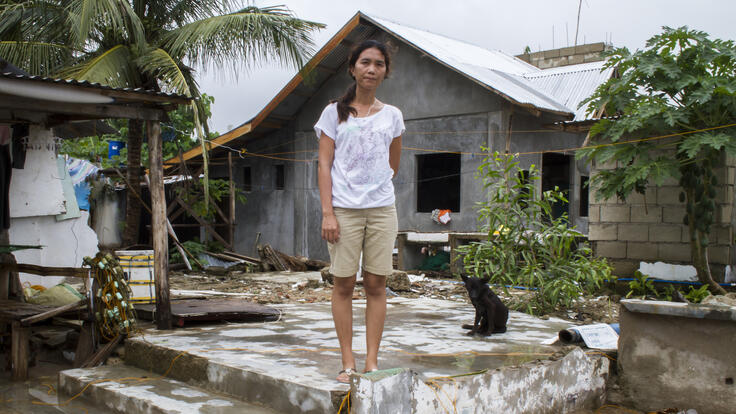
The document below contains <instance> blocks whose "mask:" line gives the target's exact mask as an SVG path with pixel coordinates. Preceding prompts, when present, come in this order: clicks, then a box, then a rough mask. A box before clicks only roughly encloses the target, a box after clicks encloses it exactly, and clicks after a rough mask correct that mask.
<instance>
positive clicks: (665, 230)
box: [649, 224, 682, 242]
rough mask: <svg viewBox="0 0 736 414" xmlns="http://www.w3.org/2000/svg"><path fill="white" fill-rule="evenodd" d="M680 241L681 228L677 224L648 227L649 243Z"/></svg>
mask: <svg viewBox="0 0 736 414" xmlns="http://www.w3.org/2000/svg"><path fill="white" fill-rule="evenodd" d="M681 239H682V227H681V226H680V225H678V224H659V225H651V226H649V241H653V242H679V241H680V240H681Z"/></svg>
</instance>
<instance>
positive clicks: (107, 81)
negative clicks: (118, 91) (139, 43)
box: [58, 45, 141, 88]
mask: <svg viewBox="0 0 736 414" xmlns="http://www.w3.org/2000/svg"><path fill="white" fill-rule="evenodd" d="M58 75H59V76H61V77H64V78H71V79H77V80H86V81H89V82H97V83H101V84H103V85H108V86H112V87H114V88H126V87H130V88H135V87H139V86H141V78H140V73H139V72H138V71H137V70H136V68H135V66H134V64H133V60H132V58H131V52H130V48H128V47H127V46H124V45H117V46H115V47H113V48H111V49H109V50H106V51H105V52H104V53H101V54H99V55H97V56H93V57H90V58H89V59H87V60H85V61H83V62H81V63H79V64H76V65H74V66H71V67H69V68H66V69H64V70H62V71H60V72H59V74H58Z"/></svg>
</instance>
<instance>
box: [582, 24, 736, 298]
mask: <svg viewBox="0 0 736 414" xmlns="http://www.w3.org/2000/svg"><path fill="white" fill-rule="evenodd" d="M606 67H608V68H616V71H617V73H618V74H617V76H615V77H612V78H611V79H609V80H608V81H607V82H605V83H604V84H602V85H601V86H600V87H599V88H598V89H597V90H596V92H595V93H594V94H593V95H592V96H591V97H590V98H588V99H587V100H586V101H584V104H585V103H587V104H589V105H588V110H589V113H590V114H598V115H596V116H597V117H600V118H601V120H600V121H598V122H597V123H596V124H595V125H593V127H592V128H591V130H590V136H591V139H592V144H594V145H591V146H590V147H587V148H584V149H583V150H581V151H578V152H577V156H578V158H588V159H591V160H593V161H595V162H598V163H605V164H607V165H609V166H612V167H613V168H611V169H607V168H606V169H600V170H599V171H598V172H596V173H595V174H594V175H593V177H592V178H591V184H592V187H593V188H595V190H596V198H598V199H609V198H613V197H618V198H620V199H624V200H625V199H626V198H627V197H628V196H629V195H631V193H632V192H635V193H639V194H645V192H646V189H647V186H649V185H650V184H654V185H658V186H659V185H663V184H664V183H665V180H666V179H668V178H670V179H675V180H679V185H680V188H681V190H682V192H681V193H680V202H682V203H684V206H683V207H685V214H684V217H683V223H684V225H685V226H687V228H688V230H689V236H690V251H691V256H692V264H693V266H694V267H695V269H696V271H697V275H698V279H699V280H700V282H701V283H703V284H706V285H708V286H709V289H710V291H711V292H712V293H714V294H725V293H726V291H725V290H724V289H723V288H722V287H721V286H719V285H718V284H717V283H716V282H715V281H714V280H713V277H712V274H711V271H710V265H709V263H708V251H707V249H708V246H709V245H710V243H711V241H712V240H713V237H712V235H711V227H712V226H713V224H714V223H715V219H716V217H717V214H716V212H717V205H716V195H717V193H718V191H719V190H720V189H722V188H723V187H722V186H721V187H719V184H718V180H717V178H716V173H715V172H716V171H717V169H718V168H719V167H722V165H723V161H724V160H725V159H726V156H734V155H736V128H734V126H733V122H734V119H736V44H734V42H733V41H731V40H720V39H711V38H709V37H708V34H707V33H705V32H701V31H697V30H689V29H688V28H687V27H681V28H677V29H673V28H669V27H665V28H664V30H663V32H662V33H661V34H658V35H656V36H653V37H652V38H651V39H649V40H648V41H647V44H646V48H644V49H643V50H637V51H635V52H633V53H632V52H630V51H629V50H628V49H626V48H619V49H615V50H612V51H611V52H610V53H609V54H608V60H607V62H606ZM602 112H603V113H604V115H605V116H602V117H601V116H600V114H601V113H602ZM653 137H662V139H647V138H653ZM611 144H615V145H611Z"/></svg>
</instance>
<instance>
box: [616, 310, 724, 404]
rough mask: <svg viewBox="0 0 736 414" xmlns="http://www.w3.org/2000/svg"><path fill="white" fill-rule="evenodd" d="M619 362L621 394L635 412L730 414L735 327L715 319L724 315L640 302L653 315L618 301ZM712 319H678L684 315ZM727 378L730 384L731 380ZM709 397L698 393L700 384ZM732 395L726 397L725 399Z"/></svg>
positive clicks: (684, 317) (719, 312) (718, 312)
mask: <svg viewBox="0 0 736 414" xmlns="http://www.w3.org/2000/svg"><path fill="white" fill-rule="evenodd" d="M621 302H622V306H621V310H620V313H619V323H620V324H621V335H620V337H619V340H618V350H619V352H618V358H619V359H618V363H619V367H620V370H619V371H618V372H619V375H620V377H619V378H620V384H621V385H622V387H621V390H620V392H621V395H622V396H625V397H624V398H629V399H630V401H636V404H637V409H639V410H641V411H644V412H650V411H654V412H656V411H658V410H660V409H661V408H660V407H683V410H682V412H686V409H684V407H688V409H687V411H690V412H697V413H701V414H703V413H709V414H726V413H733V412H734V409H733V407H734V399H735V398H736V397H734V387H735V385H734V384H733V378H734V367H736V354H734V353H733V352H726V351H725V350H726V349H733V343H734V339H733V338H736V323H734V321H733V320H718V319H716V318H718V317H721V318H722V312H723V311H715V309H714V308H710V309H709V308H708V307H705V306H692V305H686V304H684V303H674V302H657V301H642V302H645V304H646V305H649V306H650V309H651V310H646V309H645V308H639V309H637V310H636V311H631V310H629V308H628V304H627V302H634V301H630V300H626V301H621ZM698 311H699V312H700V313H701V315H702V314H705V315H709V314H710V315H713V316H700V315H699V316H690V315H687V316H679V315H682V314H683V313H684V312H690V313H696V312H698ZM729 378H730V380H729ZM704 382H707V383H709V384H710V386H709V387H708V392H707V393H705V394H708V395H705V394H704V393H702V392H696V391H694V390H698V389H702V388H701V387H702V384H703V383H704ZM728 395H730V397H726V396H728Z"/></svg>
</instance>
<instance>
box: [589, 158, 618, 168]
mask: <svg viewBox="0 0 736 414" xmlns="http://www.w3.org/2000/svg"><path fill="white" fill-rule="evenodd" d="M593 167H594V168H595V169H596V170H612V169H614V168H616V161H613V160H609V161H606V162H595V163H594V166H593Z"/></svg>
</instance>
